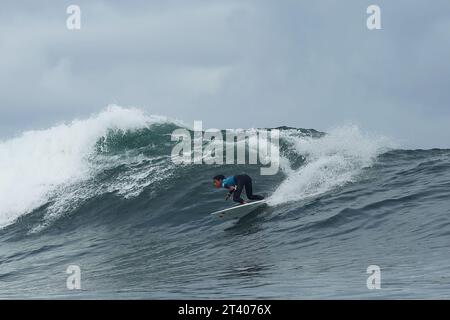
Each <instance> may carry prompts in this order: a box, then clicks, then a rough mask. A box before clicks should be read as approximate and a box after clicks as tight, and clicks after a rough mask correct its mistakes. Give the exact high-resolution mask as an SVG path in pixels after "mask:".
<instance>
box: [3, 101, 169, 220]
mask: <svg viewBox="0 0 450 320" xmlns="http://www.w3.org/2000/svg"><path fill="white" fill-rule="evenodd" d="M168 121H169V120H168V119H167V118H164V117H159V116H148V115H146V114H145V113H144V112H143V111H142V110H139V109H128V108H122V107H119V106H115V105H111V106H108V107H107V108H106V109H105V110H104V111H102V112H101V113H99V114H97V115H93V116H91V117H90V118H88V119H85V120H75V121H72V122H71V123H68V124H61V125H58V126H55V127H52V128H50V129H46V130H39V131H28V132H25V133H23V134H22V135H21V136H19V137H17V138H14V139H10V140H7V141H3V142H0V228H2V227H5V226H7V225H9V224H11V223H13V222H14V221H15V220H16V219H17V218H19V217H20V216H21V215H24V214H27V213H29V212H31V211H32V210H33V209H36V208H37V207H39V206H41V205H43V204H45V203H47V202H48V200H49V199H50V198H51V197H52V196H53V195H54V194H56V193H59V194H61V193H64V190H71V188H70V186H72V185H74V184H77V183H79V182H82V181H84V180H86V179H89V178H90V177H91V176H92V174H93V173H94V172H95V169H96V168H93V166H92V163H90V161H89V157H90V156H91V155H92V154H93V153H94V152H95V144H96V142H97V141H98V139H99V138H101V137H106V134H107V132H108V130H109V129H121V130H131V129H136V128H144V127H148V126H150V125H152V124H154V123H162V122H168ZM119 183H121V184H126V181H124V180H122V181H119ZM127 188H128V189H130V192H136V190H135V188H133V187H132V186H125V185H122V189H123V190H127ZM72 192H76V191H74V190H72Z"/></svg>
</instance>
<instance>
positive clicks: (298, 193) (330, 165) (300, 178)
mask: <svg viewBox="0 0 450 320" xmlns="http://www.w3.org/2000/svg"><path fill="white" fill-rule="evenodd" d="M282 137H283V139H286V140H287V141H288V142H289V143H290V144H291V148H292V151H294V152H295V153H297V154H298V155H302V156H304V157H305V163H304V165H302V166H301V167H300V168H298V169H297V170H293V169H291V168H290V166H288V165H286V162H282V164H283V165H282V166H281V168H282V169H283V171H284V173H285V174H286V176H287V177H286V179H285V180H284V181H283V182H282V183H281V185H280V186H278V188H277V189H276V190H275V192H274V193H273V194H272V196H271V197H270V198H269V204H270V205H278V204H281V203H286V202H293V201H299V200H303V199H305V198H308V197H314V196H317V195H319V194H322V193H324V192H327V191H329V190H331V189H333V188H335V187H338V186H341V185H344V184H346V183H348V182H351V181H353V180H354V179H355V178H356V177H357V176H358V174H359V173H360V172H361V169H363V168H364V167H368V166H371V165H372V164H373V162H374V160H375V158H376V156H378V155H379V154H380V153H382V152H385V151H386V150H388V149H389V148H391V147H392V146H393V144H392V143H391V142H390V141H389V139H387V138H384V137H371V136H369V135H365V134H363V133H362V132H361V131H360V130H359V128H358V127H356V126H344V127H340V128H337V129H334V130H332V131H330V132H329V134H327V135H325V136H324V137H322V138H319V139H317V138H311V137H299V136H295V135H292V134H290V133H286V134H285V135H283V136H282Z"/></svg>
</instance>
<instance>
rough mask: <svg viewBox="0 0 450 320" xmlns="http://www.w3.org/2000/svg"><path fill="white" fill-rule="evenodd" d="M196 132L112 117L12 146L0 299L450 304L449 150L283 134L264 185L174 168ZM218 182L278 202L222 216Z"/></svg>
mask: <svg viewBox="0 0 450 320" xmlns="http://www.w3.org/2000/svg"><path fill="white" fill-rule="evenodd" d="M183 126H185V125H184V124H182V123H181V122H179V121H172V120H170V119H167V118H164V117H156V116H152V115H148V114H145V113H144V112H143V111H141V110H138V109H126V108H121V107H118V106H110V107H108V108H107V109H105V110H104V111H102V112H101V113H99V114H96V115H92V116H91V117H90V118H87V119H84V120H74V121H71V122H68V123H66V124H60V125H57V126H54V127H52V128H49V129H46V130H36V131H28V132H25V133H23V134H21V135H19V136H17V137H15V138H10V139H6V140H1V141H0V299H7V298H20V299H21V298H37V299H42V298H48V299H52V298H55V299H56V298H69V299H71V298H74V299H78V298H86V299H100V298H105V299H113V298H118V299H135V298H137V299H197V298H201V299H220V298H228V299H241V298H268V299H283V298H286V299H333V298H344V299H387V298H396V299H397V298H406V299H416V298H438V299H440V298H450V250H449V247H450V192H449V191H450V150H442V149H432V150H404V149H402V148H401V146H396V145H395V144H393V143H392V142H390V140H389V139H388V138H385V137H377V136H371V135H368V134H365V133H364V132H362V130H360V129H359V128H357V127H355V126H343V127H340V128H336V129H334V130H331V131H330V132H327V133H326V134H324V133H320V132H317V131H315V130H305V129H294V128H287V127H286V128H280V149H281V163H280V170H279V172H278V173H277V174H275V175H271V176H263V175H260V166H259V165H196V164H185V165H176V164H174V163H173V162H172V161H171V157H170V155H171V150H172V148H173V146H174V145H175V143H176V142H173V141H171V136H170V135H171V133H172V132H173V131H174V130H175V129H177V128H180V127H183ZM224 129H225V128H224ZM220 173H223V174H224V175H233V174H239V173H247V174H249V175H251V176H252V178H253V184H254V186H253V189H254V192H255V193H260V194H264V195H266V196H267V197H268V206H267V207H263V208H260V209H258V210H256V211H255V212H253V213H252V214H250V215H248V216H246V217H245V218H243V219H241V220H239V221H228V222H222V221H220V220H218V219H214V218H212V217H211V216H210V215H209V213H210V212H213V211H216V210H218V209H222V208H225V207H227V206H230V205H231V203H230V202H229V201H228V202H226V201H224V196H225V194H226V191H224V190H217V189H214V188H213V185H212V177H213V176H214V175H216V174H220ZM73 265H75V266H78V267H79V268H80V271H81V289H80V290H69V289H68V287H67V279H68V277H69V276H70V274H68V273H67V269H68V267H69V266H73ZM371 265H376V266H379V268H380V270H381V271H380V276H381V278H380V284H381V289H374V290H369V289H368V286H367V280H368V278H369V277H370V276H371V274H369V273H367V268H368V267H369V266H371Z"/></svg>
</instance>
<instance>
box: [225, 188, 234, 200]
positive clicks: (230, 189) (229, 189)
mask: <svg viewBox="0 0 450 320" xmlns="http://www.w3.org/2000/svg"><path fill="white" fill-rule="evenodd" d="M234 190H235V188H234V187H229V188H228V193H227V196H226V198H225V200H228V199H229V198H230V197H231V195H232V194H233V192H234Z"/></svg>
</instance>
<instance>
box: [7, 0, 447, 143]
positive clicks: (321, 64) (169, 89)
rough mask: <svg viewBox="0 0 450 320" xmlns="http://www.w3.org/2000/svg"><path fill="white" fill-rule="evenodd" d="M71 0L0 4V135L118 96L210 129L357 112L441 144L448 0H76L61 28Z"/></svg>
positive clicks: (379, 127) (330, 123)
mask: <svg viewBox="0 0 450 320" xmlns="http://www.w3.org/2000/svg"><path fill="white" fill-rule="evenodd" d="M72 3H74V2H73V1H71V2H68V1H63V2H59V3H58V5H56V4H55V2H54V1H30V2H21V4H18V3H17V2H13V1H7V2H6V3H5V4H4V5H3V6H2V11H1V13H0V19H1V20H0V21H1V22H0V25H1V28H0V49H1V59H0V113H1V115H2V119H5V123H4V124H3V123H1V122H0V128H1V129H0V134H3V136H5V135H8V134H11V133H13V132H20V131H21V130H24V129H31V128H36V127H42V126H49V125H51V124H52V123H53V122H55V121H61V120H70V119H72V118H73V117H80V116H86V115H88V114H90V113H92V112H96V111H99V110H100V109H102V108H103V107H104V106H106V105H107V104H108V103H117V104H120V105H125V106H129V105H136V106H142V107H144V108H146V109H147V110H148V111H149V112H150V113H158V114H164V115H167V116H171V117H175V118H179V119H183V120H185V121H188V122H191V121H193V120H194V119H199V120H204V122H205V125H207V126H209V127H249V126H257V127H263V126H270V127H273V126H278V125H290V126H300V127H308V128H316V129H318V130H327V129H328V128H330V127H335V126H339V125H341V124H344V123H348V122H354V123H357V124H360V125H361V127H362V128H363V129H365V130H369V131H373V132H379V133H382V134H385V135H390V136H392V137H394V138H397V139H399V140H401V141H404V143H405V145H406V146H412V147H448V137H450V128H449V127H448V125H447V124H448V122H449V120H450V107H449V103H450V91H449V90H447V87H448V83H450V81H449V80H450V72H449V71H450V70H449V69H450V66H449V63H448V56H449V54H450V41H448V40H449V37H450V28H449V27H450V3H448V1H434V2H433V3H432V4H431V3H429V2H427V1H423V0H420V1H419V0H417V1H406V0H405V1H395V2H393V1H385V0H383V1H382V0H380V1H375V2H373V1H359V0H358V1H357V0H353V1H346V2H342V1H331V0H321V1H314V2H313V1H289V0H288V1H283V2H278V1H134V2H133V3H130V2H126V1H95V2H93V1H76V2H75V3H77V4H79V5H80V7H81V9H82V30H81V31H75V32H71V31H68V30H66V29H65V19H66V16H67V15H66V14H65V8H66V7H67V5H69V4H72ZM372 3H377V4H379V5H380V7H381V9H382V26H383V29H382V30H379V31H369V30H367V28H366V17H367V15H366V13H365V10H366V8H367V6H368V5H370V4H372ZM2 122H3V121H2Z"/></svg>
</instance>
